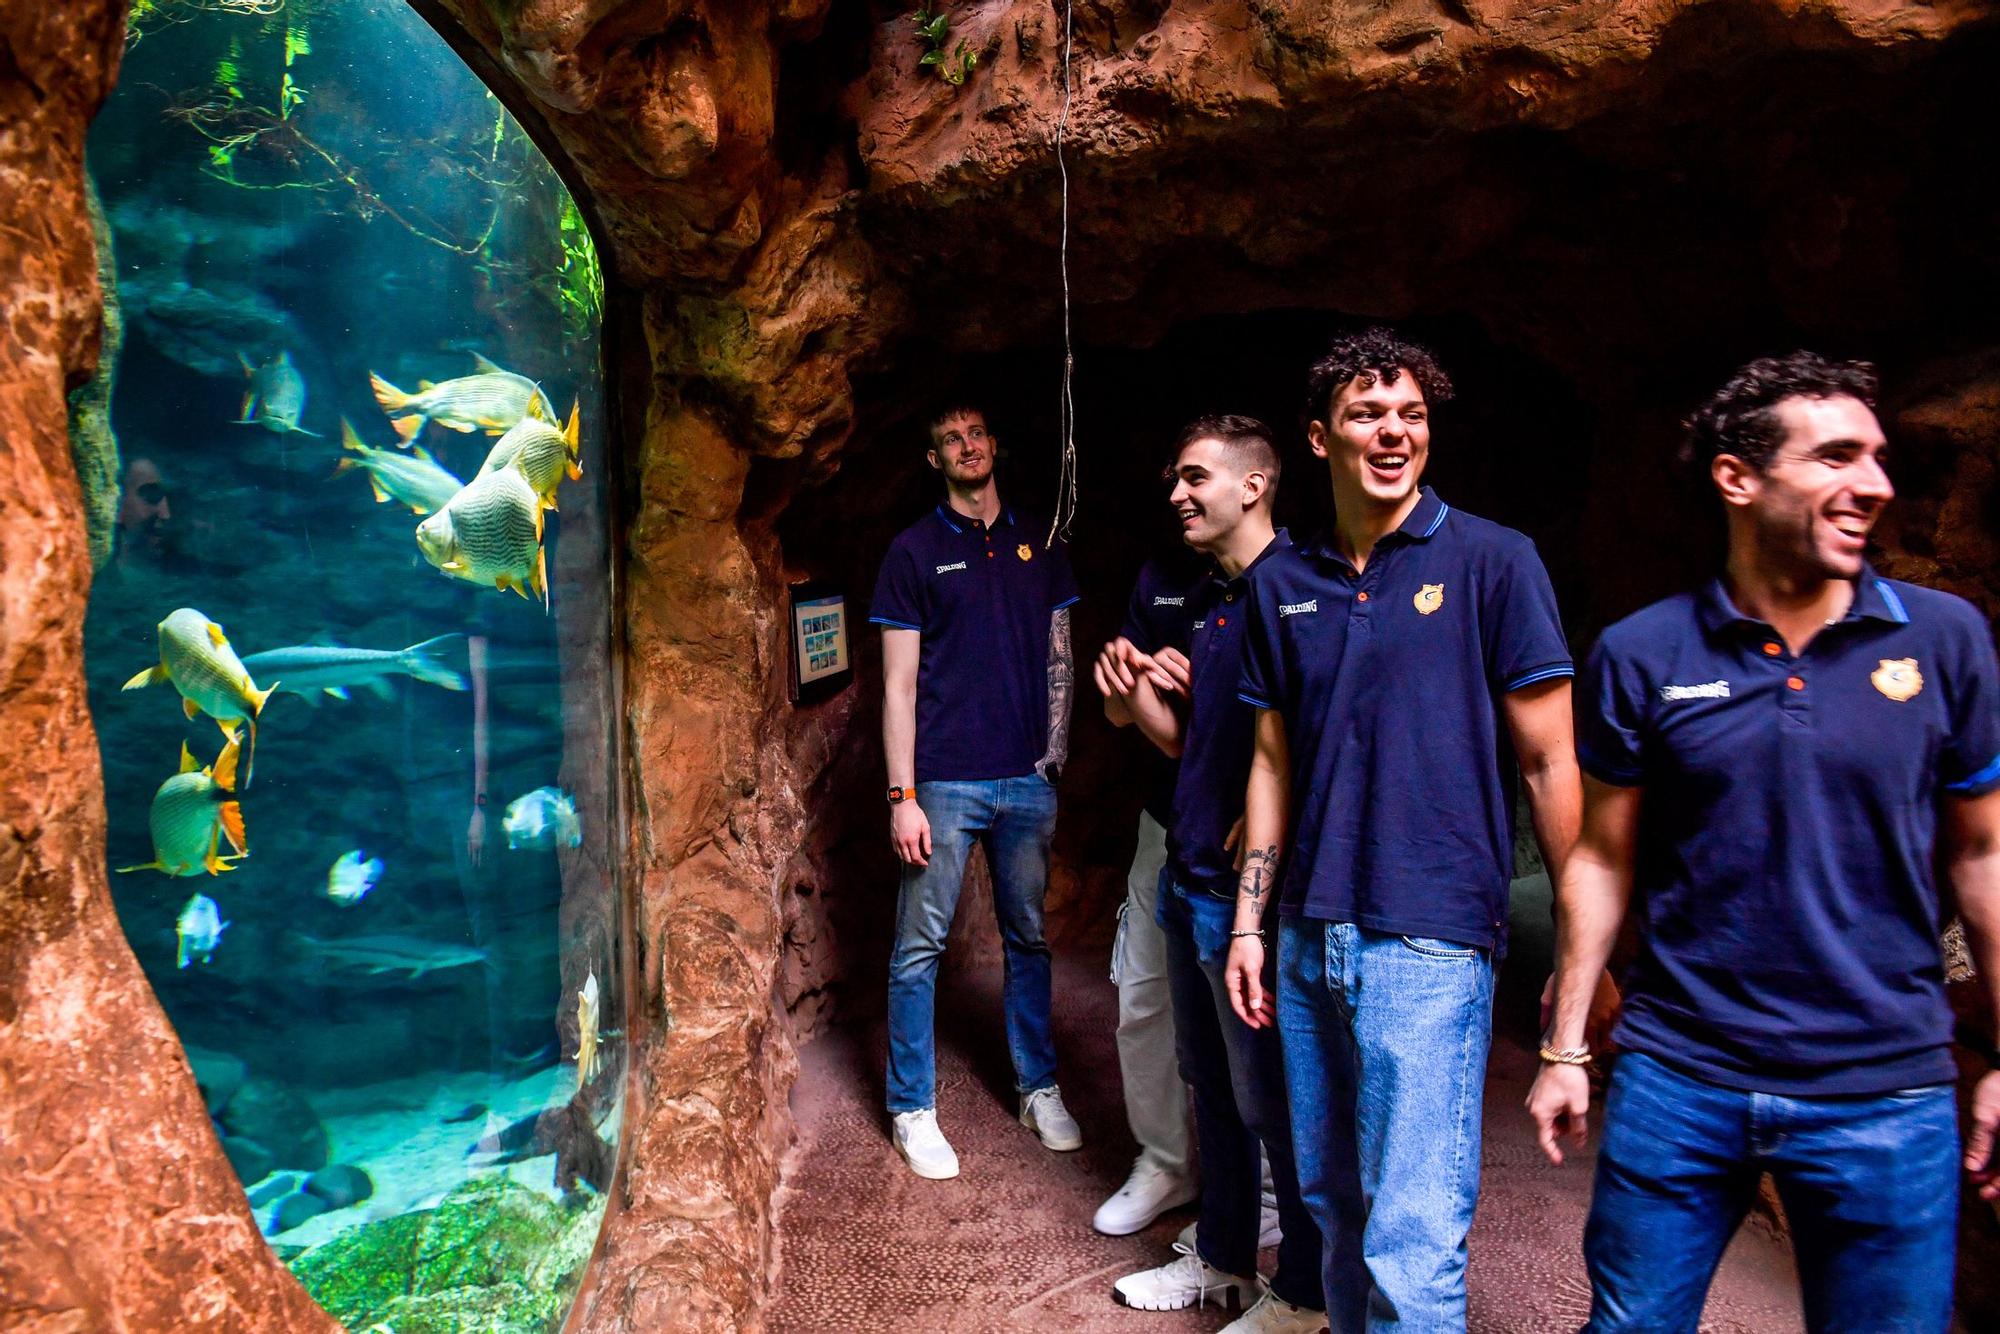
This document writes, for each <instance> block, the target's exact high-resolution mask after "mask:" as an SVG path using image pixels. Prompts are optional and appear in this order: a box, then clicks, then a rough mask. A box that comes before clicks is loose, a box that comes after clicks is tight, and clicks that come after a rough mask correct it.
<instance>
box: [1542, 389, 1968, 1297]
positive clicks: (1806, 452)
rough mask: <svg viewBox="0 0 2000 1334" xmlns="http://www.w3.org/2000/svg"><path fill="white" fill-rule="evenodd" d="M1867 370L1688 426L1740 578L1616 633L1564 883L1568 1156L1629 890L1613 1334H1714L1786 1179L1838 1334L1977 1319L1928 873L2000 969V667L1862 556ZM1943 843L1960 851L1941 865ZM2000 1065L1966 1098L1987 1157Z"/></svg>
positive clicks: (1609, 1138) (1817, 1290)
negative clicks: (1950, 895)
mask: <svg viewBox="0 0 2000 1334" xmlns="http://www.w3.org/2000/svg"><path fill="white" fill-rule="evenodd" d="M1874 395H1875V374H1874V371H1873V369H1872V368H1871V367H1869V366H1867V365H1866V364H1864V363H1860V362H1832V361H1827V360H1824V359H1822V358H1820V357H1818V356H1815V355H1813V354H1811V353H1808V352H1797V353H1793V354H1792V355H1790V356H1788V357H1782V358H1772V359H1767V360H1763V361H1757V362H1752V363H1751V364H1750V365H1748V366H1746V367H1744V368H1743V369H1742V370H1741V371H1739V372H1738V373H1737V374H1736V375H1735V376H1734V377H1733V378H1732V379H1731V380H1730V381H1729V382H1728V383H1727V384H1725V385H1724V386H1723V387H1722V388H1721V389H1720V390H1719V391H1718V392H1717V393H1716V394H1715V396H1714V397H1713V398H1711V399H1710V400H1709V402H1708V403H1707V404H1706V405H1705V406H1703V407H1702V408H1701V409H1700V410H1699V411H1698V412H1697V413H1695V415H1694V416H1693V417H1692V418H1691V419H1690V421H1689V423H1688V436H1687V453H1688V455H1689V461H1690V462H1691V463H1693V464H1694V465H1696V466H1698V467H1700V468H1702V469H1703V470H1704V471H1705V472H1706V473H1707V474H1708V476H1709V477H1710V478H1711V479H1712V480H1713V482H1714V485H1715V488H1716V490H1717V491H1718V492H1719V493H1720V495H1721V497H1722V502H1723V508H1724V512H1725V514H1726V516H1727V520H1728V527H1729V550H1728V566H1727V570H1726V572H1725V573H1724V575H1723V577H1722V578H1720V579H1718V580H1715V581H1713V582H1711V583H1710V584H1709V585H1708V586H1707V587H1706V588H1704V589H1702V590H1701V591H1699V592H1696V593H1688V594H1683V595H1681V596H1679V597H1674V598H1669V599H1667V600H1666V601H1665V602H1660V603H1656V604H1654V605H1653V606H1651V607H1648V608H1646V609H1645V610H1644V611H1641V612H1639V613H1638V614H1636V615H1634V616H1631V617H1629V618H1627V619H1626V620H1623V621H1620V622H1619V623H1618V624H1616V625H1614V626H1612V627H1611V628H1610V629H1609V630H1606V631H1605V632H1604V636H1603V638H1602V639H1601V640H1599V641H1598V645H1597V648H1596V650H1595V652H1593V653H1592V655H1591V660H1590V664H1589V667H1588V669H1587V670H1586V673H1585V683H1584V692H1583V693H1584V698H1583V704H1582V708H1581V710H1580V717H1581V719H1582V723H1581V729H1582V738H1581V742H1580V744H1579V751H1580V753H1581V755H1582V760H1583V766H1584V771H1585V773H1586V774H1587V775H1588V777H1589V782H1588V787H1587V809H1586V816H1585V821H1584V829H1583V835H1582V837H1581V839H1580V841H1579V842H1578V845H1577V849H1576V852H1575V855H1574V856H1572V857H1571V859H1570V861H1569V864H1568V866H1567V867H1566V868H1565V873H1564V874H1563V875H1562V877H1561V878H1560V879H1559V880H1558V885H1559V887H1560V889H1559V895H1558V920H1559V928H1560V929H1559V932H1558V937H1559V939H1558V950H1559V958H1558V968H1557V978H1556V1003H1555V1018H1554V1024H1553V1027H1552V1029H1551V1031H1550V1032H1549V1034H1548V1035H1547V1038H1546V1045H1545V1046H1544V1047H1543V1051H1542V1059H1543V1061H1544V1062H1545V1064H1544V1066H1543V1069H1542V1073H1541V1075H1540V1077H1539V1078H1538V1079H1537V1080H1536V1081H1535V1086H1534V1089H1533V1091H1532V1092H1531V1093H1530V1094H1529V1098H1528V1110H1529V1112H1530V1114H1531V1115H1532V1116H1533V1117H1534V1119H1535V1121H1536V1123H1537V1125H1538V1127H1539V1129H1540V1132H1541V1140H1542V1146H1543V1148H1544V1150H1545V1151H1546V1152H1547V1153H1548V1155H1549V1157H1550V1158H1551V1159H1553V1160H1554V1161H1556V1162H1560V1161H1562V1150H1561V1147H1560V1144H1559V1140H1560V1137H1561V1136H1562V1135H1564V1134H1565V1133H1567V1134H1570V1135H1572V1136H1573V1137H1574V1138H1575V1139H1576V1140H1577V1141H1578V1142H1581V1141H1582V1139H1583V1136H1584V1118H1585V1114H1586V1112H1587V1111H1588V1108H1589V1103H1590V1084H1589V1081H1588V1080H1587V1078H1586V1072H1585V1070H1584V1066H1585V1065H1586V1064H1587V1063H1588V1061H1589V1059H1590V1053H1589V1051H1588V1050H1587V1049H1586V1048H1585V1047H1584V1041H1585V1039H1584V1010H1585V1008H1586V1006H1587V1003H1588V996H1587V994H1586V992H1587V991H1588V988H1587V987H1586V986H1585V985H1583V984H1582V983H1581V982H1579V980H1578V979H1581V978H1589V977H1594V976H1595V975H1596V974H1597V971H1598V970H1599V969H1600V968H1601V967H1603V964H1604V960H1605V959H1606V958H1607V957H1608V955H1609V953H1610V950H1611V945H1612V940H1613V937H1614V936H1615V935H1616V934H1617V931H1618V929H1619V924H1620V922H1621V920H1622V919H1623V917H1624V915H1625V911H1626V907H1627V904H1628V902H1629V901H1631V899H1632V897H1633V895H1634V894H1635V892H1636V895H1637V910H1638V914H1639V927H1640V940H1641V947H1640V954H1639V958H1638V961H1637V963H1636V965H1635V967H1634V968H1633V970H1632V973H1631V975H1630V976H1629V978H1628V979H1627V980H1626V987H1625V1010H1624V1015H1623V1018H1622V1019H1621V1021H1620V1023H1619V1025H1618V1028H1617V1029H1616V1031H1615V1033H1614V1037H1615V1038H1616V1041H1617V1043H1618V1045H1619V1047H1620V1048H1621V1049H1622V1052H1623V1054H1622V1055H1620V1057H1619V1058H1618V1064H1617V1068H1616V1070H1615V1071H1614V1073H1613V1074H1612V1077H1611V1084H1610V1090H1609V1093H1608V1094H1607V1098H1606V1114H1605V1130H1604V1144H1603V1149H1602V1152H1601V1153H1600V1154H1599V1156H1598V1163H1597V1182H1596V1194H1595V1198H1594V1199H1593V1201H1592V1204H1591V1213H1590V1222H1589V1225H1588V1227H1587V1229H1586V1232H1585V1237H1584V1255H1585V1258H1586V1260H1587V1262H1588V1264H1589V1267H1590V1278H1591V1298H1592V1302H1591V1305H1592V1313H1591V1320H1590V1326H1589V1328H1590V1329H1592V1330H1599V1331H1610V1330H1649V1331H1655V1330H1658V1331H1678V1330H1688V1331H1692V1330H1693V1329H1694V1328H1695V1326H1696V1323H1697V1321H1698V1320H1699V1318H1700V1315H1701V1308H1702V1302H1703V1298H1704V1296H1705V1295H1706V1293H1707V1291H1708V1285H1709V1280H1710V1278H1711V1277H1712V1276H1713V1274H1714V1272H1715V1266H1716V1263H1717V1261H1718V1260H1719V1259H1720V1257H1721V1255H1722V1251H1723V1247H1724V1246H1725V1245H1727V1243H1728V1241H1729V1238H1730V1236H1731V1234H1732V1233H1734V1232H1735V1230H1736V1227H1737V1224H1739V1223H1740V1222H1741V1221H1742V1219H1743V1216H1744V1213H1745V1212H1746V1211H1747V1209H1748V1208H1749V1205H1750V1202H1751V1200H1752V1198H1753V1197H1754V1196H1755V1194H1756V1190H1757V1183H1758V1179H1759V1178H1760V1177H1761V1176H1762V1174H1764V1173H1765V1172H1769V1173H1770V1174H1771V1175H1772V1177H1773V1178H1774V1179H1775V1181H1776V1182H1777V1186H1778V1193H1779V1195H1780V1197H1781V1198H1782V1199H1783V1201H1784V1205H1785V1216H1786V1219H1787V1220H1788V1222H1789V1223H1790V1225H1791V1230H1792V1239H1793V1245H1794V1246H1795V1248H1796V1250H1797V1253H1798V1261H1799V1278H1800V1280H1801V1283H1802V1284H1803V1287H1804V1292H1805V1311H1806V1323H1807V1325H1808V1326H1809V1327H1811V1328H1812V1329H1814V1330H1832V1329H1857V1330H1864V1329H1865V1330H1933V1331H1942V1330H1944V1329H1945V1328H1946V1327H1947V1326H1948V1325H1949V1324H1950V1323H1951V1304H1952V1303H1951V1292H1952V1268H1953V1249H1954V1240H1955V1233H1956V1228H1957V1220H1958V1183H1957V1166H1956V1164H1955V1162H1954V1158H1955V1157H1956V1153H1957V1146H1958V1126H1957V1114H1956V1104H1955V1099H1954V1086H1953V1080H1954V1077H1955V1073H1956V1072H1955V1068H1954V1064H1953V1060H1952V1056H1951V1052H1950V1044H1951V1012H1950V1010H1949V1008H1948V1006H1947V1003H1946V1000H1945V994H1944V968H1943V964H1942V962H1941V960H1940V956H1939V950H1938V928H1939V921H1940V916H1941V911H1940V907H1939V896H1938V888H1937V886H1936V884H1935V883H1934V882H1933V867H1934V865H1942V866H1943V867H1944V869H1945V872H1946V875H1947V877H1948V878H1949V880H1950V881H1951V886H1952V889H1953V890H1954V891H1955V893H1956V898H1957V902H1958V907H1959V911H1960V913H1961V914H1962V915H1963V917H1964V921H1965V926H1966V938H1967V940H1968V942H1969V943H1970V944H1971V947H1972V950H1973V953H1974V957H1975V960H1976V962H1977V964H1978V967H1979V974H1980V977H1981V978H1982V979H1983V980H1984V983H1985V986H1986V989H1987V995H1988V998H1989V1003H1991V999H1992V997H1993V995H1994V983H1995V979H1996V978H2000V791H1996V789H2000V672H1996V669H1995V665H1994V653H1993V641H1992V638H1991V635H1990V633H1989V631H1988V628H1987V626H1986V624H1985V621H1984V618H1982V617H1981V616H1980V614H1979V613H1978V612H1977V611H1975V610H1974V609H1973V608H1972V607H1971V606H1969V605H1968V604H1966V603H1964V602H1962V601H1960V600H1959V599H1958V598H1955V597H1952V596H1950V595H1949V594H1946V593H1939V592H1934V591H1932V590H1930V589H1926V588H1918V587H1914V586H1912V585H1910V584H1904V583H1898V582H1896V581H1894V580H1890V579H1884V578H1882V577H1880V576H1879V575H1877V574H1876V573H1875V572H1874V571H1873V570H1872V569H1870V568H1869V566H1868V563H1867V562H1866V560H1865V559H1864V558H1863V551H1864V549H1865V548H1866V545H1867V541H1868V535H1869V532H1870V530H1871V529H1872V528H1873V526H1874V524H1875V521H1876V519H1877V518H1878V517H1879V516H1880V515H1881V513H1882V509H1883V507H1884V506H1885V505H1887V504H1888V502H1889V500H1890V499H1891V497H1892V496H1893V495H1894V490H1893V488H1892V487H1891V486H1890V484H1889V478H1888V476H1887V474H1886V473H1885V472H1884V471H1883V462H1884V451H1885V450H1886V448H1887V443H1886V441H1885V440H1884V438H1883V434H1882V428H1881V426H1880V424H1879V423H1877V421H1876V419H1875V414H1874V412H1873V411H1872V410H1871V405H1872V403H1873V402H1874ZM1940 827H1942V832H1943V834H1944V839H1943V853H1944V855H1943V857H1942V858H1941V859H1940V860H1939V861H1937V862H1934V860H1933V847H1934V844H1935V843H1936V842H1937V835H1938V834H1939V832H1940ZM1996 1122H2000V1075H1995V1074H1988V1075H1987V1076H1986V1077H1985V1079H1984V1080H1982V1081H1981V1083H1980V1085H1979V1087H1978V1090H1977V1091H1976V1093H1975V1095H1974V1099H1973V1127H1972V1134H1971V1136H1970V1142H1969V1144H1968V1146H1967V1152H1966V1154H1965V1166H1966V1168H1967V1169H1968V1170H1969V1171H1971V1172H1973V1173H1974V1177H1975V1180H1977V1181H1978V1182H1979V1183H1980V1185H1981V1188H1982V1193H1983V1194H1985V1195H1986V1196H1987V1198H1989V1199H1992V1198H1996V1197H2000V1179H1996V1177H1995V1176H1994V1174H1993V1171H1992V1163H1991V1161H1990V1155H1991V1151H1992V1144H1993V1133H1994V1127H1995V1124H1996Z"/></svg>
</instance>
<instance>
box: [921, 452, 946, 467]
mask: <svg viewBox="0 0 2000 1334" xmlns="http://www.w3.org/2000/svg"><path fill="white" fill-rule="evenodd" d="M924 458H925V459H927V460H929V462H930V465H931V468H932V469H933V470H934V471H940V472H941V471H943V469H944V465H943V464H942V463H939V462H938V456H937V450H935V449H927V450H925V451H924Z"/></svg>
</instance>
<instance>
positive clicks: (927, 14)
mask: <svg viewBox="0 0 2000 1334" xmlns="http://www.w3.org/2000/svg"><path fill="white" fill-rule="evenodd" d="M910 22H911V23H912V24H914V25H915V26H916V29H917V40H918V41H919V42H922V43H923V45H924V48H925V49H924V54H923V55H922V56H921V57H919V58H918V60H917V64H919V65H924V66H928V67H930V68H931V69H932V70H935V71H936V72H937V76H938V77H939V78H940V79H943V80H944V81H945V82H946V83H948V84H950V85H952V86H953V87H954V88H956V87H958V86H959V85H960V84H962V83H964V82H965V80H966V77H967V76H968V75H970V74H971V73H972V70H973V67H974V66H976V65H977V64H978V63H979V53H978V52H977V51H975V50H973V49H972V48H971V47H969V46H967V45H966V44H965V39H964V38H960V39H959V42H958V45H956V46H949V45H948V43H949V42H950V41H951V15H949V14H947V13H946V12H945V7H944V0H923V3H922V4H920V5H918V6H917V9H916V12H915V13H913V14H911V15H910Z"/></svg>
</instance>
